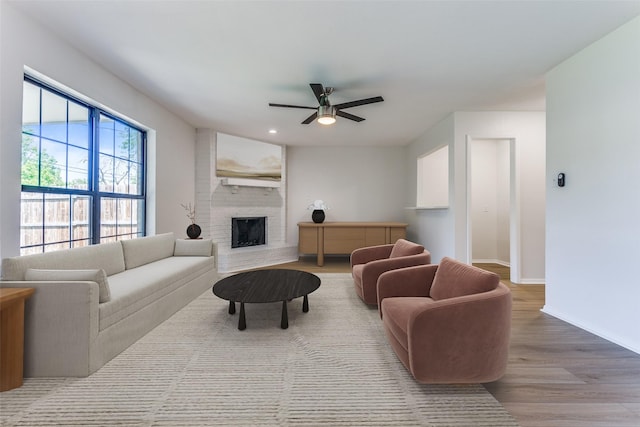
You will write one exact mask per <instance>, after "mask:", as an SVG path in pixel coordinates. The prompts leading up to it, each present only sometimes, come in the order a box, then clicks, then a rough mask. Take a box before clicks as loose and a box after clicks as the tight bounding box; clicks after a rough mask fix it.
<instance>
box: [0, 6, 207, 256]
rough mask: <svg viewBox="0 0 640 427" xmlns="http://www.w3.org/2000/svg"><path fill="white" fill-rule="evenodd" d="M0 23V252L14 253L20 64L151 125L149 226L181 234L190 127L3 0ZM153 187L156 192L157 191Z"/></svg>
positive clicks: (190, 180)
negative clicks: (0, 189) (181, 205)
mask: <svg viewBox="0 0 640 427" xmlns="http://www.w3.org/2000/svg"><path fill="white" fill-rule="evenodd" d="M0 24H1V25H0V28H1V30H0V31H1V33H0V34H1V38H0V43H1V44H0V54H1V55H2V56H1V58H2V60H1V65H0V67H1V68H0V71H1V73H0V90H1V91H2V92H1V96H0V124H1V126H0V127H1V133H0V188H2V192H1V195H0V258H3V257H8V256H14V255H17V254H18V253H19V244H20V242H19V224H20V219H19V214H20V156H21V151H20V141H21V140H22V138H21V134H20V132H21V126H22V79H23V74H24V67H25V66H27V67H29V68H31V69H33V70H36V71H38V72H39V73H42V74H44V75H46V76H47V77H49V78H51V79H53V80H55V81H57V82H59V83H60V84H62V85H64V86H66V87H69V88H71V89H74V90H75V91H77V92H78V93H79V94H82V95H84V96H86V97H88V98H90V99H92V100H94V101H95V102H97V103H100V104H101V105H102V106H104V107H107V108H109V109H112V110H114V111H117V112H118V113H120V114H122V115H124V116H125V117H128V118H130V119H132V120H134V121H136V122H138V123H139V124H141V125H142V126H144V127H146V128H149V129H152V131H151V132H150V134H149V136H150V146H149V154H150V156H151V157H150V159H149V166H150V169H149V171H148V178H149V179H150V181H151V183H152V187H151V188H150V202H151V203H150V206H151V208H152V212H151V217H150V218H149V219H148V224H149V225H150V226H151V228H152V229H151V230H150V231H151V232H153V231H154V230H153V229H154V228H155V232H168V231H173V232H175V233H177V234H178V235H184V233H185V230H186V227H187V225H188V219H187V218H186V217H185V216H184V211H183V209H182V208H181V207H180V204H179V203H180V202H183V203H184V201H185V200H188V199H191V200H193V198H194V195H195V190H194V188H195V128H193V127H192V126H190V125H189V124H187V123H186V122H184V121H183V120H181V119H179V118H178V117H177V116H175V115H173V114H171V113H170V112H168V111H167V110H166V109H164V108H163V107H161V106H160V105H158V104H157V103H155V102H153V101H152V100H151V99H149V98H147V97H146V96H144V95H142V94H141V93H139V92H138V91H136V90H135V89H134V88H133V87H131V86H129V85H128V84H127V83H125V82H123V81H122V80H119V79H118V78H117V77H116V76H114V75H113V74H110V73H109V72H107V71H106V70H105V69H103V68H102V67H100V66H99V65H98V64H96V63H95V62H92V61H91V60H90V59H88V58H87V57H86V56H84V55H83V54H82V53H80V52H79V51H77V50H75V49H72V48H70V47H69V45H68V44H67V43H65V42H64V41H62V40H60V39H59V38H57V36H55V35H54V34H53V33H51V32H50V31H48V30H46V29H45V28H44V27H42V26H41V25H39V24H37V23H35V22H34V21H32V20H31V19H30V18H27V17H25V16H24V15H22V14H21V13H20V12H18V11H17V10H15V9H14V8H13V7H12V6H11V5H9V4H7V2H0ZM154 139H155V141H154ZM169 171H171V173H167V172H169ZM154 181H155V184H153V182H154ZM154 187H157V188H160V189H162V190H161V191H158V192H156V191H155V188H154Z"/></svg>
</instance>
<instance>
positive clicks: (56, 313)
mask: <svg viewBox="0 0 640 427" xmlns="http://www.w3.org/2000/svg"><path fill="white" fill-rule="evenodd" d="M0 287H3V288H34V289H35V292H34V293H33V295H32V296H31V298H29V299H28V300H27V301H26V304H25V320H24V322H25V323H24V331H25V337H24V343H25V344H24V359H25V363H24V372H25V376H27V377H37V376H86V375H88V374H89V360H90V354H89V349H90V347H91V345H92V342H93V341H94V340H95V339H96V337H97V335H98V330H99V309H98V305H99V289H98V284H97V283H96V282H89V281H86V282H85V281H82V282H70V281H55V282H54V281H42V282H41V281H2V282H0Z"/></svg>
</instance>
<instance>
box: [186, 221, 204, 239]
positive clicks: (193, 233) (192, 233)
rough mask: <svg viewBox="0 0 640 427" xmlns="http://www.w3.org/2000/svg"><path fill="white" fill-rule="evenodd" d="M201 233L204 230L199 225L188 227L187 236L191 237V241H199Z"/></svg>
mask: <svg viewBox="0 0 640 427" xmlns="http://www.w3.org/2000/svg"><path fill="white" fill-rule="evenodd" d="M200 233H202V229H201V228H200V226H199V225H198V224H191V225H190V226H188V227H187V236H189V238H190V239H197V238H198V237H200Z"/></svg>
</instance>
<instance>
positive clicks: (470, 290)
mask: <svg viewBox="0 0 640 427" xmlns="http://www.w3.org/2000/svg"><path fill="white" fill-rule="evenodd" d="M498 283H500V276H498V275H497V274H496V273H492V272H490V271H486V270H482V269H480V268H478V267H474V266H472V265H468V264H465V263H463V262H460V261H457V260H455V259H452V258H448V257H444V258H443V259H442V261H440V265H438V270H437V271H436V275H435V277H434V279H433V284H432V285H431V292H430V294H429V296H430V297H431V298H432V299H434V300H441V299H447V298H454V297H460V296H464V295H471V294H479V293H482V292H488V291H491V290H493V289H495V288H496V287H497V286H498Z"/></svg>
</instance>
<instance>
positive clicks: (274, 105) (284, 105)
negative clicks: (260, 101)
mask: <svg viewBox="0 0 640 427" xmlns="http://www.w3.org/2000/svg"><path fill="white" fill-rule="evenodd" d="M269 107H285V108H306V109H307V110H317V109H318V107H307V106H306V105H289V104H274V103H272V102H270V103H269Z"/></svg>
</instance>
